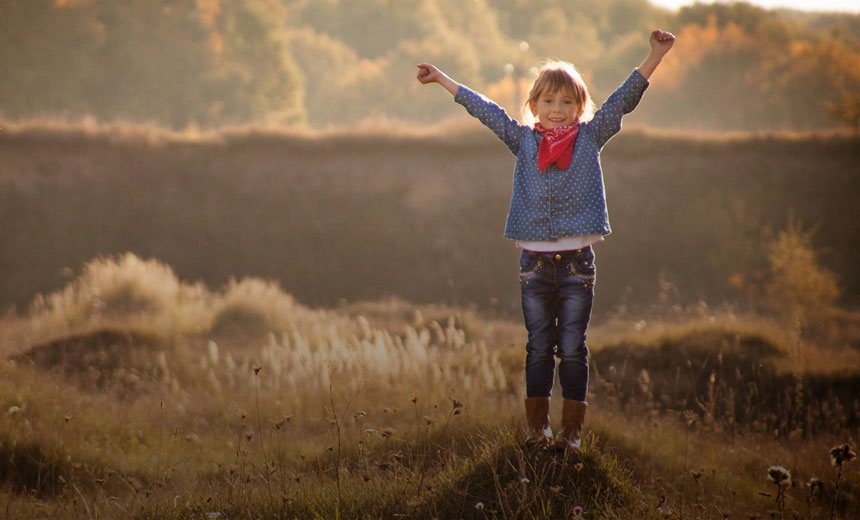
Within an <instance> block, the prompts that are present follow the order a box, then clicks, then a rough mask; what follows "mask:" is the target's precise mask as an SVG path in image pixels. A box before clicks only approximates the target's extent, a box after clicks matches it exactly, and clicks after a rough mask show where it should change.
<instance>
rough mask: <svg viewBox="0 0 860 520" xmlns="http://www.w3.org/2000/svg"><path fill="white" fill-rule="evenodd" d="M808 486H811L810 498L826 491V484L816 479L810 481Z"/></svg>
mask: <svg viewBox="0 0 860 520" xmlns="http://www.w3.org/2000/svg"><path fill="white" fill-rule="evenodd" d="M806 485H807V486H809V496H815V495H818V494H821V491H822V490H823V489H824V483H823V482H821V481H820V480H818V479H817V478H815V477H812V478H811V479H809V482H807V483H806Z"/></svg>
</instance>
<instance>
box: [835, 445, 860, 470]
mask: <svg viewBox="0 0 860 520" xmlns="http://www.w3.org/2000/svg"><path fill="white" fill-rule="evenodd" d="M855 457H857V454H856V453H854V451H853V450H852V449H851V446H850V445H848V444H843V445H842V446H834V447H833V448H831V449H830V463H831V464H833V465H834V466H836V467H842V464H844V463H846V462H851V461H852V460H854V458H855Z"/></svg>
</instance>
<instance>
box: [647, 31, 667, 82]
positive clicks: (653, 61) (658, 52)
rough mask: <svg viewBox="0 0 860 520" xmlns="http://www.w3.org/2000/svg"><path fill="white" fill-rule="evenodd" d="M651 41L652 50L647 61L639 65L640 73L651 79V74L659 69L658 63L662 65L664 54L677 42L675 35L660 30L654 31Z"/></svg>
mask: <svg viewBox="0 0 860 520" xmlns="http://www.w3.org/2000/svg"><path fill="white" fill-rule="evenodd" d="M650 41H651V52H650V53H649V54H648V57H647V58H645V61H643V62H642V65H639V73H640V74H642V76H643V77H644V78H645V79H649V78H650V77H651V74H654V71H655V70H657V65H660V62H661V61H663V56H665V55H666V53H667V52H669V50H670V49H671V48H672V45H674V44H675V35H674V34H672V33H670V32H665V31H660V30H657V31H652V32H651V38H650Z"/></svg>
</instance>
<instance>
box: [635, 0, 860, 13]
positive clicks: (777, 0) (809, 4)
mask: <svg viewBox="0 0 860 520" xmlns="http://www.w3.org/2000/svg"><path fill="white" fill-rule="evenodd" d="M745 1H746V2H747V3H750V4H754V5H757V6H760V7H764V8H766V9H770V8H774V7H789V8H791V9H800V10H804V11H844V12H848V13H860V0H745ZM651 3H652V4H656V5H660V6H663V7H668V8H670V9H677V8H678V7H680V6H684V5H691V4H693V3H695V2H694V0H651ZM700 3H713V2H711V1H704V2H702V1H701V0H700Z"/></svg>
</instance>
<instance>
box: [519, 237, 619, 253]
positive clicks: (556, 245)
mask: <svg viewBox="0 0 860 520" xmlns="http://www.w3.org/2000/svg"><path fill="white" fill-rule="evenodd" d="M597 242H603V235H601V234H600V233H597V234H593V235H578V236H575V237H562V238H559V239H558V240H555V241H553V242H550V241H548V240H536V241H531V240H517V247H519V248H522V249H526V250H528V251H541V252H546V251H570V250H572V249H582V248H583V247H586V246H590V245H591V244H596V243H597Z"/></svg>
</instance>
